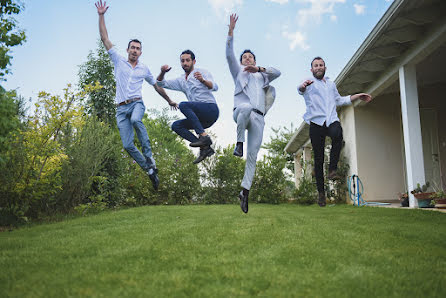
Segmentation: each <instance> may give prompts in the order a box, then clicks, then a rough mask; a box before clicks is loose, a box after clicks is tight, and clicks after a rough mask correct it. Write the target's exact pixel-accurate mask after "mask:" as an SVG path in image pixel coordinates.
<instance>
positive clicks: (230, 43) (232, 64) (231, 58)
mask: <svg viewBox="0 0 446 298" xmlns="http://www.w3.org/2000/svg"><path fill="white" fill-rule="evenodd" d="M237 20H238V16H237V15H236V14H235V13H234V14H231V15H230V17H229V25H228V27H229V31H228V38H227V41H226V60H228V65H229V71H230V72H231V75H232V78H233V79H234V80H235V79H236V78H237V75H238V73H239V72H240V64H239V62H238V61H237V58H235V54H234V28H235V24H236V23H237Z"/></svg>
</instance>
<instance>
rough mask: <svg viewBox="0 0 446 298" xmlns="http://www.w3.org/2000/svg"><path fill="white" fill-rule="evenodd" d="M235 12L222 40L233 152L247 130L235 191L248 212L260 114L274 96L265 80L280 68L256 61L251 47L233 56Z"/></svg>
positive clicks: (239, 149) (259, 137) (238, 150)
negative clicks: (230, 90)
mask: <svg viewBox="0 0 446 298" xmlns="http://www.w3.org/2000/svg"><path fill="white" fill-rule="evenodd" d="M237 20H238V16H237V15H236V14H232V15H231V16H230V18H229V31H228V38H227V41H226V59H227V60H228V65H229V70H230V72H231V75H232V78H233V79H234V83H235V92H234V109H233V118H234V121H235V122H236V123H237V144H236V146H235V150H234V155H235V156H238V157H242V156H243V143H244V142H245V130H247V131H248V146H247V156H246V166H245V174H244V176H243V180H242V184H241V186H242V188H243V189H242V191H241V192H240V194H239V199H240V207H241V208H242V211H243V212H245V213H247V212H248V196H249V189H250V188H251V184H252V180H253V179H254V174H255V169H256V161H257V154H258V152H259V150H260V146H261V145H262V139H263V128H264V126H265V120H264V116H265V114H266V113H267V112H268V110H269V108H270V107H271V105H272V103H273V102H274V99H275V90H274V87H272V86H270V85H269V83H270V82H271V81H273V80H274V79H276V78H278V77H279V76H280V71H278V70H277V69H275V68H273V67H261V66H257V65H256V57H255V55H254V53H253V52H252V51H251V50H245V51H243V53H242V54H241V56H240V62H239V61H238V60H237V59H236V57H235V54H234V49H233V42H234V28H235V24H236V23H237Z"/></svg>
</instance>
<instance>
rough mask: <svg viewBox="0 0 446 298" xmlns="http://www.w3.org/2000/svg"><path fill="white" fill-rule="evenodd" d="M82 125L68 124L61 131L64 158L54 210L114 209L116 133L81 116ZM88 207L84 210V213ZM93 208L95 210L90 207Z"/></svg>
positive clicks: (116, 200) (118, 166) (117, 165)
mask: <svg viewBox="0 0 446 298" xmlns="http://www.w3.org/2000/svg"><path fill="white" fill-rule="evenodd" d="M81 117H82V118H83V121H82V122H81V123H82V126H80V127H73V126H71V125H68V126H67V127H66V128H65V130H64V136H65V138H64V139H63V140H62V144H63V146H64V147H65V152H66V155H67V158H66V159H65V160H64V162H63V164H62V172H61V177H62V191H61V192H60V193H59V195H58V197H57V199H58V201H57V203H56V205H57V208H58V209H59V210H63V211H65V212H66V211H69V210H71V209H72V208H73V207H75V206H79V205H85V206H86V207H92V206H93V207H94V205H92V204H94V203H98V204H99V205H100V206H102V207H104V208H105V207H115V206H116V205H118V204H119V200H120V196H119V183H118V178H119V176H120V173H119V172H120V171H119V170H120V169H121V168H123V165H122V163H123V161H121V160H122V158H120V151H121V148H122V145H121V140H120V138H119V133H118V132H117V130H116V129H114V128H111V127H110V126H109V125H107V124H105V123H104V122H101V121H99V119H98V118H97V117H95V116H90V117H88V116H86V115H82V116H81ZM88 209H92V208H84V209H83V210H88ZM93 209H95V208H93Z"/></svg>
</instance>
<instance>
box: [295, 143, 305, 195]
mask: <svg viewBox="0 0 446 298" xmlns="http://www.w3.org/2000/svg"><path fill="white" fill-rule="evenodd" d="M301 155H302V154H301V153H299V152H298V153H295V154H294V184H295V185H296V188H299V184H300V178H301V177H302V166H303V165H302V164H301V162H302V161H301Z"/></svg>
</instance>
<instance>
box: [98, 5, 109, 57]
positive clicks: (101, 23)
mask: <svg viewBox="0 0 446 298" xmlns="http://www.w3.org/2000/svg"><path fill="white" fill-rule="evenodd" d="M95 5H96V8H97V9H98V15H99V34H100V35H101V40H102V43H103V44H104V46H105V49H106V50H107V51H108V50H110V49H111V48H112V47H113V44H112V43H111V41H110V39H108V33H107V28H106V27H105V18H104V14H105V13H106V12H107V9H108V6H107V2H105V1H104V3H102V0H99V1H98V2H96V3H95Z"/></svg>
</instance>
